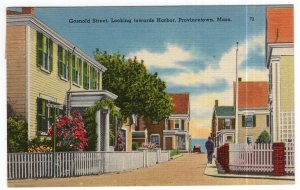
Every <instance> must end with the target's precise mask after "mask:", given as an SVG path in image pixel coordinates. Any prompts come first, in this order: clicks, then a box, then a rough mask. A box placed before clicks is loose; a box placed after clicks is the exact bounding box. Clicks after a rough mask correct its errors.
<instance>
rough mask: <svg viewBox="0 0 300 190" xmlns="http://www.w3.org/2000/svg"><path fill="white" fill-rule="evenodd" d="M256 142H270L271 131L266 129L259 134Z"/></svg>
mask: <svg viewBox="0 0 300 190" xmlns="http://www.w3.org/2000/svg"><path fill="white" fill-rule="evenodd" d="M256 143H270V135H269V133H268V132H267V131H266V130H264V131H263V132H261V134H260V135H259V137H258V138H257V140H256Z"/></svg>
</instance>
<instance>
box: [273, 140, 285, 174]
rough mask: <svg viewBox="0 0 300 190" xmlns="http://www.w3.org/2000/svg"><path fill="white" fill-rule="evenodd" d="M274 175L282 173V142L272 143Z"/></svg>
mask: <svg viewBox="0 0 300 190" xmlns="http://www.w3.org/2000/svg"><path fill="white" fill-rule="evenodd" d="M273 164H274V172H273V175H274V176H283V175H284V143H273Z"/></svg>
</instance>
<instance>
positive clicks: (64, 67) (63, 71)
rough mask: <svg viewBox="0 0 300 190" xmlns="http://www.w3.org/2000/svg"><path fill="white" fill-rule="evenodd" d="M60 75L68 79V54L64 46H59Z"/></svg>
mask: <svg viewBox="0 0 300 190" xmlns="http://www.w3.org/2000/svg"><path fill="white" fill-rule="evenodd" d="M57 55H58V75H59V76H60V77H61V78H63V79H65V80H67V79H68V61H67V60H68V52H67V51H66V50H65V49H63V47H62V46H58V54H57Z"/></svg>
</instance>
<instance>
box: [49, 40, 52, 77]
mask: <svg viewBox="0 0 300 190" xmlns="http://www.w3.org/2000/svg"><path fill="white" fill-rule="evenodd" d="M49 67H50V68H49V71H50V72H52V70H53V41H52V40H51V39H49Z"/></svg>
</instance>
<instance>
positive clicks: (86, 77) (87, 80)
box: [83, 62, 90, 89]
mask: <svg viewBox="0 0 300 190" xmlns="http://www.w3.org/2000/svg"><path fill="white" fill-rule="evenodd" d="M89 70H90V69H89V65H88V64H87V62H83V88H85V89H89V88H90V75H89Z"/></svg>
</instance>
